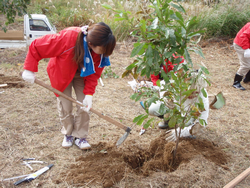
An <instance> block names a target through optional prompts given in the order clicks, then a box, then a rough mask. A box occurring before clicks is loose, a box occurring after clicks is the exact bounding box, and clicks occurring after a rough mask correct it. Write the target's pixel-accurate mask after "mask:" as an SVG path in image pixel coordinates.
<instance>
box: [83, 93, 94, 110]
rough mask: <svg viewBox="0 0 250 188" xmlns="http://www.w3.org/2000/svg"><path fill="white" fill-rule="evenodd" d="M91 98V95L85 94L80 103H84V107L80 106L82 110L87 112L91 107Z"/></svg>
mask: <svg viewBox="0 0 250 188" xmlns="http://www.w3.org/2000/svg"><path fill="white" fill-rule="evenodd" d="M92 98H93V96H92V95H85V98H84V99H83V101H82V104H83V105H85V107H81V109H82V110H84V111H86V112H89V110H90V108H91V107H92Z"/></svg>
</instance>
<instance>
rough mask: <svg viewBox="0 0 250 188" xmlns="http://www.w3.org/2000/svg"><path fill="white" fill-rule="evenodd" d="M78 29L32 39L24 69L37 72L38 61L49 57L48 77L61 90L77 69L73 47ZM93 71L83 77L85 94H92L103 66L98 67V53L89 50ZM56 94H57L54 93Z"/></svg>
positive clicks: (69, 29) (74, 28) (68, 29)
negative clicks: (93, 66)
mask: <svg viewBox="0 0 250 188" xmlns="http://www.w3.org/2000/svg"><path fill="white" fill-rule="evenodd" d="M79 31H81V29H80V28H79V27H70V28H67V29H64V30H62V31H61V32H59V33H58V34H51V35H45V36H43V37H40V38H38V39H36V40H34V41H33V42H32V43H31V45H30V47H29V51H28V54H27V56H26V59H25V63H24V69H26V70H29V71H32V72H37V71H38V62H39V61H40V60H41V59H43V58H51V59H50V61H49V63H48V66H47V72H48V75H49V78H50V82H51V86H52V87H53V88H55V89H57V90H59V91H61V92H63V91H64V90H65V89H66V88H67V86H68V85H69V83H70V82H71V81H72V79H73V78H74V76H75V73H76V71H77V69H78V66H77V64H76V62H75V61H74V60H73V57H74V47H75V43H76V39H77V36H78V33H79ZM91 55H92V58H93V61H94V65H95V73H94V74H92V75H89V76H86V77H84V78H83V81H84V84H85V86H84V90H83V93H84V94H85V95H93V94H94V93H95V88H96V86H97V84H98V79H99V78H100V76H101V74H102V71H103V69H104V68H99V67H98V66H99V64H100V59H101V58H100V55H98V54H95V53H94V52H91ZM56 96H58V95H57V94H56Z"/></svg>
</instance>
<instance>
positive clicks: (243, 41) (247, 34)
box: [234, 22, 250, 50]
mask: <svg viewBox="0 0 250 188" xmlns="http://www.w3.org/2000/svg"><path fill="white" fill-rule="evenodd" d="M234 43H235V44H237V45H239V46H240V47H241V48H242V49H243V50H246V49H248V48H250V22H248V23H247V24H246V25H245V26H243V27H242V28H241V30H240V31H239V32H238V33H237V35H236V37H235V39H234Z"/></svg>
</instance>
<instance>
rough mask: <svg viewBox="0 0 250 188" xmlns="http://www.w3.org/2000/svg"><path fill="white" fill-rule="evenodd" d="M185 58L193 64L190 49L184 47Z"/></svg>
mask: <svg viewBox="0 0 250 188" xmlns="http://www.w3.org/2000/svg"><path fill="white" fill-rule="evenodd" d="M184 59H185V60H186V61H187V62H188V63H190V64H192V60H191V57H190V54H189V53H188V50H187V49H184Z"/></svg>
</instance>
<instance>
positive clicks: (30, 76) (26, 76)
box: [22, 70, 36, 84]
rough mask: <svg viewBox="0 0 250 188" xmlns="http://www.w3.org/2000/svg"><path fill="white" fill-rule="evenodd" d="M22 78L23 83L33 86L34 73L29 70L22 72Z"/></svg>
mask: <svg viewBox="0 0 250 188" xmlns="http://www.w3.org/2000/svg"><path fill="white" fill-rule="evenodd" d="M22 77H23V79H24V80H25V81H27V82H29V83H31V84H33V83H34V82H35V78H36V77H35V73H34V72H32V71H29V70H24V71H23V74H22Z"/></svg>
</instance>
